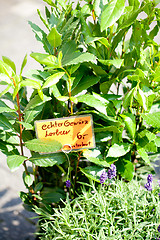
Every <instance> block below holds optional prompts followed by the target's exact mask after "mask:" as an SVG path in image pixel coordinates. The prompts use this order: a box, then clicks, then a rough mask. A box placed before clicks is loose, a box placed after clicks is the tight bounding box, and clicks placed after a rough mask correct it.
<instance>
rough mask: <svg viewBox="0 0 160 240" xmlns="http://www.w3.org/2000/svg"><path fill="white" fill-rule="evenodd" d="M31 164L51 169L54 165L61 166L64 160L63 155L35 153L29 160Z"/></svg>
mask: <svg viewBox="0 0 160 240" xmlns="http://www.w3.org/2000/svg"><path fill="white" fill-rule="evenodd" d="M29 161H31V162H32V163H34V164H35V165H37V166H40V167H52V166H54V165H55V164H57V165H61V164H62V163H64V162H65V161H67V159H66V155H65V154H64V153H52V154H41V155H40V154H37V153H35V154H34V155H33V157H31V158H30V159H29Z"/></svg>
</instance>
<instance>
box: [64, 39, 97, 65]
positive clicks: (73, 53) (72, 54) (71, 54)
mask: <svg viewBox="0 0 160 240" xmlns="http://www.w3.org/2000/svg"><path fill="white" fill-rule="evenodd" d="M62 54H63V58H62V66H69V65H75V64H79V63H83V62H94V61H96V57H95V56H94V55H93V54H91V53H87V52H86V53H81V52H79V51H77V49H76V43H75V41H69V42H67V43H66V44H64V45H63V47H62Z"/></svg>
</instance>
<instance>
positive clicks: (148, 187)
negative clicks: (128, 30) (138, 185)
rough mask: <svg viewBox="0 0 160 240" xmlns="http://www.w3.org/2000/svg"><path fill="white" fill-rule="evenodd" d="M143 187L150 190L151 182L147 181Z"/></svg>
mask: <svg viewBox="0 0 160 240" xmlns="http://www.w3.org/2000/svg"><path fill="white" fill-rule="evenodd" d="M144 187H145V188H146V189H147V190H148V191H152V183H151V182H147V183H146V184H145V185H144Z"/></svg>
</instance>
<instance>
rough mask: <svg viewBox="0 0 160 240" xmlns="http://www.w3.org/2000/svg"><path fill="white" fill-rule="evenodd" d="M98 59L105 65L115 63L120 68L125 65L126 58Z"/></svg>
mask: <svg viewBox="0 0 160 240" xmlns="http://www.w3.org/2000/svg"><path fill="white" fill-rule="evenodd" d="M98 61H99V62H100V63H102V64H104V65H107V66H108V65H113V66H115V67H116V68H120V67H121V66H122V65H123V62H124V59H111V60H102V59H98Z"/></svg>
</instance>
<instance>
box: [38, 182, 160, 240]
mask: <svg viewBox="0 0 160 240" xmlns="http://www.w3.org/2000/svg"><path fill="white" fill-rule="evenodd" d="M89 187H90V188H89V189H88V186H87V187H84V188H83V190H82V194H81V195H80V196H78V197H77V198H76V199H74V200H73V201H72V202H70V200H69V198H68V199H67V201H66V202H63V203H64V206H63V207H60V206H59V208H55V209H53V214H49V213H48V212H47V211H45V210H44V209H41V208H38V207H36V208H35V211H36V212H37V213H38V214H39V215H41V218H40V220H39V225H40V227H41V228H42V230H43V232H39V233H38V236H39V238H40V239H41V240H45V239H46V240H49V239H61V240H64V239H69V240H70V239H76V240H82V239H88V240H93V239H96V240H102V239H104V240H108V239H114V240H115V239H117V240H122V239H126V240H128V239H134V240H136V239H138V240H140V239H142V240H144V239H159V237H160V235H159V234H160V233H159V232H160V231H159V216H160V215H159V214H160V211H159V207H160V205H159V204H160V202H159V196H158V192H159V187H158V186H156V187H154V189H153V191H152V192H150V191H147V190H146V189H144V188H142V187H141V186H140V183H138V182H137V181H133V180H132V181H131V182H130V183H125V182H123V181H116V182H114V183H112V185H108V183H107V182H106V184H105V185H103V186H100V187H99V188H98V189H97V188H96V187H95V185H94V184H93V183H92V184H91V185H90V186H89Z"/></svg>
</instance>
